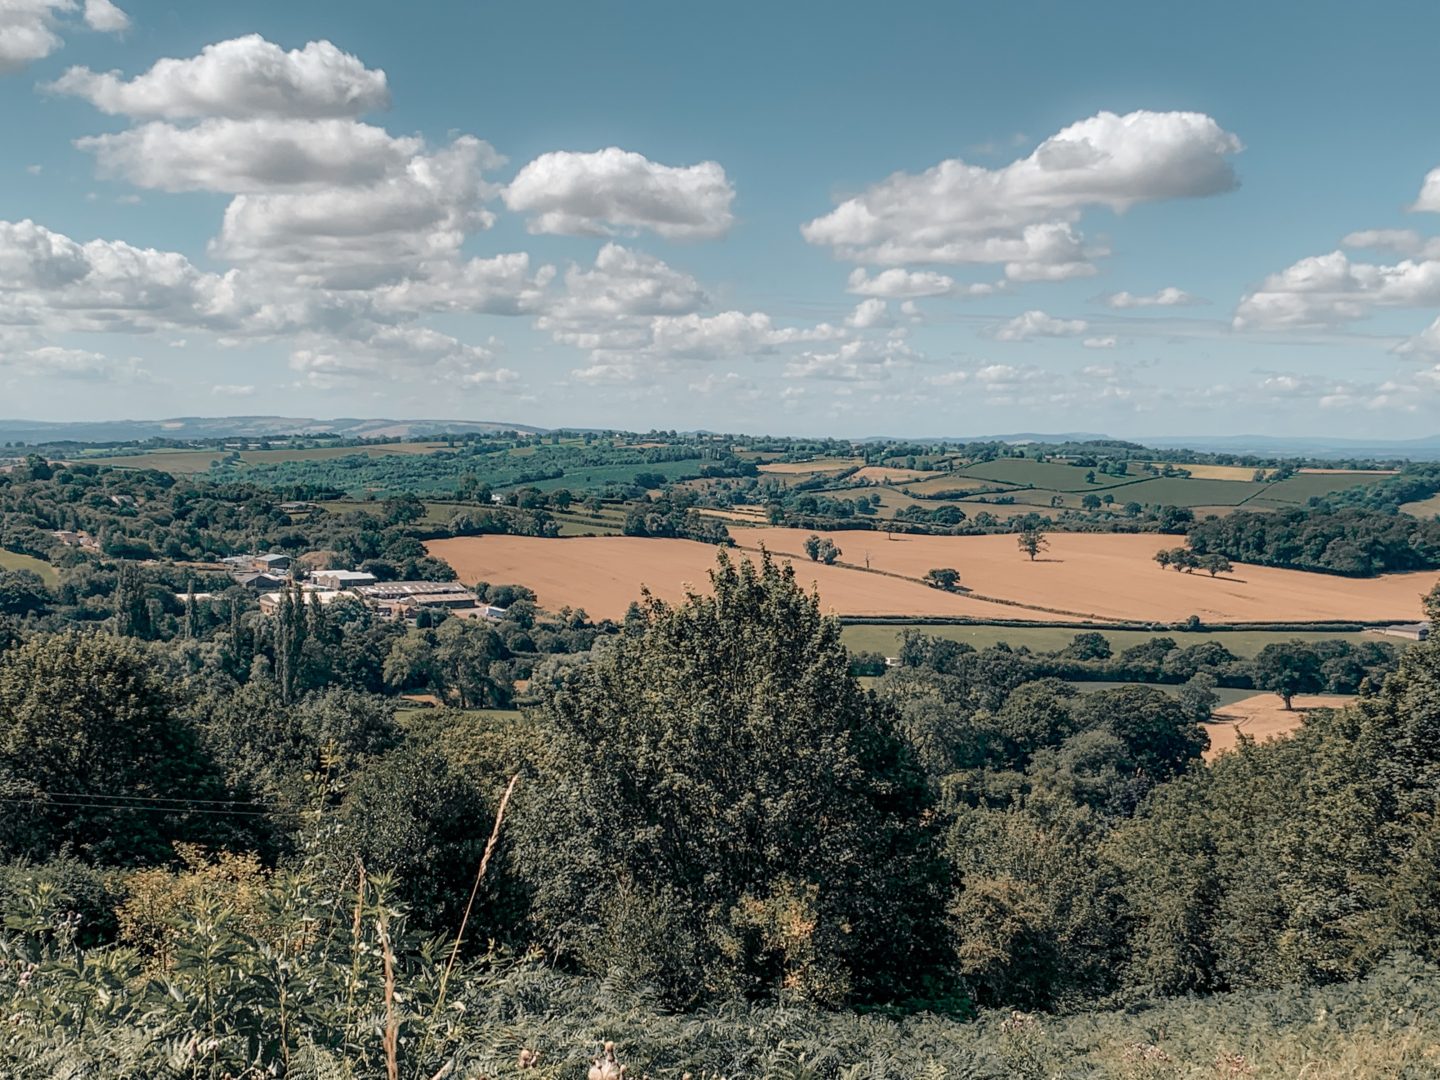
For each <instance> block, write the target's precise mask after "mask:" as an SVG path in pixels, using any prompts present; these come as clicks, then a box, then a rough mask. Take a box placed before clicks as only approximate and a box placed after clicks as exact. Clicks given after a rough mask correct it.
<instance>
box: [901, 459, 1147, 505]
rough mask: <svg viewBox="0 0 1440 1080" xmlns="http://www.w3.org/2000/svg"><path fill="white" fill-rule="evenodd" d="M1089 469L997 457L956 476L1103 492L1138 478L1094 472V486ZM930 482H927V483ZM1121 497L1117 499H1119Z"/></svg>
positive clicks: (958, 472) (1059, 489)
mask: <svg viewBox="0 0 1440 1080" xmlns="http://www.w3.org/2000/svg"><path fill="white" fill-rule="evenodd" d="M1090 471H1091V470H1090V469H1082V468H1080V467H1079V466H1078V465H1057V464H1055V463H1054V462H1051V461H1031V460H1030V459H1029V458H996V459H995V460H994V461H982V462H977V463H976V464H974V465H966V466H964V467H963V468H960V469H957V470H956V473H957V475H961V476H970V477H975V478H978V479H981V480H989V481H999V482H1000V483H1005V484H1019V485H1025V484H1031V485H1033V486H1035V487H1037V488H1048V489H1050V490H1052V491H1075V492H1079V493H1080V494H1082V495H1083V494H1085V493H1086V492H1087V491H1104V490H1105V489H1106V488H1109V487H1115V486H1116V485H1117V484H1128V483H1132V482H1133V481H1135V480H1136V479H1138V477H1137V476H1135V475H1134V474H1132V475H1130V476H1106V475H1105V474H1104V473H1101V472H1096V473H1095V483H1093V484H1091V483H1087V482H1086V480H1085V474H1086V473H1088V472H1090ZM926 482H928V481H926ZM1117 498H1118V496H1117Z"/></svg>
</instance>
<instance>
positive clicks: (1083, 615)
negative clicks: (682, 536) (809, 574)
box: [735, 543, 1127, 625]
mask: <svg viewBox="0 0 1440 1080" xmlns="http://www.w3.org/2000/svg"><path fill="white" fill-rule="evenodd" d="M735 546H736V547H737V548H739V549H740V550H741V551H748V552H750V553H751V554H754V555H760V554H764V553H765V552H770V554H772V555H784V556H786V557H788V558H791V559H797V560H805V559H808V558H809V556H807V555H797V554H796V553H795V552H793V551H779V550H776V551H770V549H769V548H766V547H763V546H762V547H745V546H744V545H743V544H738V543H737V544H736V545H735ZM810 561H812V562H813V561H814V560H813V559H812V560H810ZM826 565H829V566H840V567H844V568H845V569H846V570H858V571H859V572H860V573H862V574H878V575H880V576H881V577H889V578H896V579H898V580H900V581H908V582H910V583H911V584H913V585H924V586H925V587H926V588H927V589H929V588H934V586H932V585H930V584H928V583H927V582H926V581H925V580H924V579H923V578H917V577H911V576H910V575H909V574H900V573H896V572H895V571H893V570H877V569H876V568H875V567H873V566H860V565H858V564H856V563H849V562H841V561H840V560H838V559H837V560H836V561H835V562H833V563H828V564H826ZM935 591H936V592H948V593H949V594H950V595H951V596H959V597H963V598H968V599H971V600H980V601H983V602H985V603H989V604H1001V605H1003V606H1005V607H1013V608H1020V609H1021V610H1022V611H1039V612H1042V613H1044V614H1046V615H1068V616H1069V617H1071V618H1073V619H1084V620H1087V621H1091V622H1095V623H1102V624H1105V625H1109V624H1110V623H1115V622H1125V621H1127V620H1123V619H1112V618H1110V617H1108V616H1105V615H1096V614H1094V613H1090V612H1084V611H1069V610H1067V609H1065V608H1050V607H1041V606H1040V605H1039V604H1022V603H1021V602H1020V601H1019V600H1006V599H1004V598H1003V597H999V596H987V595H985V594H984V593H977V592H969V591H966V592H955V591H954V590H950V589H936V590H935Z"/></svg>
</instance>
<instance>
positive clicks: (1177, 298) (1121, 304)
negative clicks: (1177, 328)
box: [1104, 285, 1199, 310]
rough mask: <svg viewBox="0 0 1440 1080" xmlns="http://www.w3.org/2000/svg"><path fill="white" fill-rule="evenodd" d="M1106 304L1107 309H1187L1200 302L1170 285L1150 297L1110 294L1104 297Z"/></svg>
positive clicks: (1142, 294)
mask: <svg viewBox="0 0 1440 1080" xmlns="http://www.w3.org/2000/svg"><path fill="white" fill-rule="evenodd" d="M1104 302H1105V306H1106V307H1112V308H1117V309H1121V310H1123V309H1125V308H1149V307H1186V306H1188V305H1190V304H1195V303H1198V302H1199V301H1198V300H1196V298H1195V297H1193V296H1191V295H1190V294H1189V293H1187V292H1185V291H1184V290H1182V289H1177V288H1175V286H1173V285H1169V286H1166V287H1165V288H1163V289H1161V290H1160V291H1159V292H1156V293H1150V294H1148V295H1147V294H1144V293H1138V294H1137V293H1130V292H1117V293H1110V294H1109V295H1108V296H1106V297H1104Z"/></svg>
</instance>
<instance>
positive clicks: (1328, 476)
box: [1253, 472, 1393, 507]
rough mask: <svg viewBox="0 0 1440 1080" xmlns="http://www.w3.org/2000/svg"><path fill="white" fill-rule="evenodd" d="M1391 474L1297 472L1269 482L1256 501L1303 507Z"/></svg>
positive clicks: (1375, 482) (1374, 482)
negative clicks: (1307, 503) (1314, 500)
mask: <svg viewBox="0 0 1440 1080" xmlns="http://www.w3.org/2000/svg"><path fill="white" fill-rule="evenodd" d="M1392 475H1393V474H1392V473H1382V472H1376V473H1370V474H1368V475H1367V474H1365V473H1296V474H1295V475H1294V476H1292V477H1290V478H1288V479H1286V480H1280V481H1277V482H1276V483H1273V484H1267V485H1266V486H1265V489H1264V490H1263V491H1262V492H1260V494H1259V495H1257V496H1256V497H1255V499H1254V500H1253V501H1254V502H1256V503H1260V504H1262V505H1271V504H1273V505H1275V506H1279V507H1289V506H1303V505H1304V504H1305V503H1306V502H1308V501H1309V500H1310V499H1313V498H1316V497H1317V496H1320V495H1329V494H1331V493H1332V492H1336V491H1347V490H1349V489H1350V488H1356V487H1362V486H1368V485H1370V484H1378V483H1381V482H1382V481H1385V480H1389V479H1390V477H1391V476H1392Z"/></svg>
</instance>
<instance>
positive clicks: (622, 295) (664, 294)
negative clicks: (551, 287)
mask: <svg viewBox="0 0 1440 1080" xmlns="http://www.w3.org/2000/svg"><path fill="white" fill-rule="evenodd" d="M705 300H706V298H705V292H704V290H703V289H701V287H700V283H699V282H698V281H696V280H695V278H693V277H691V276H690V275H689V274H687V273H684V272H683V271H680V270H676V269H674V268H672V267H671V266H669V265H668V264H666V263H665V262H664V261H663V260H661V259H657V258H656V257H655V256H653V255H647V254H645V253H644V252H640V251H634V250H631V249H630V248H627V247H623V246H621V245H620V244H606V245H605V246H603V247H602V248H601V249H600V252H599V254H597V255H596V256H595V263H594V266H593V267H591V268H589V269H583V268H581V267H579V266H573V265H572V266H571V267H570V268H569V269H568V270H567V271H566V272H565V288H564V292H563V294H562V295H561V296H560V297H559V298H558V299H557V300H556V301H555V302H553V303H552V304H550V305H549V307H548V309H547V311H546V315H547V317H548V318H550V319H551V320H556V321H563V322H567V323H575V322H579V321H589V320H595V319H617V318H626V317H629V316H651V315H680V314H688V313H690V312H693V311H696V310H698V309H699V308H700V307H701V306H702V305H703V304H704V303H705Z"/></svg>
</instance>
